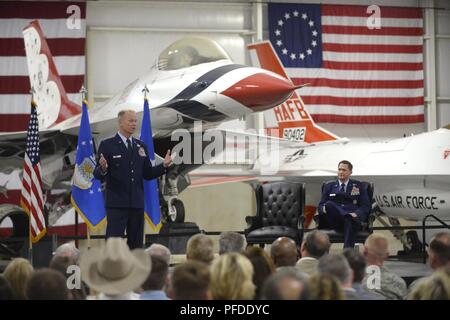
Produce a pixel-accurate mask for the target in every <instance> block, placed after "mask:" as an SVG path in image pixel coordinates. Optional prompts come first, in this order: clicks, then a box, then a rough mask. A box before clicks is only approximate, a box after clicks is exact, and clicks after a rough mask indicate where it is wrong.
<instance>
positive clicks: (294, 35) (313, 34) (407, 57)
mask: <svg viewBox="0 0 450 320" xmlns="http://www.w3.org/2000/svg"><path fill="white" fill-rule="evenodd" d="M367 8H368V7H367V6H346V5H300V4H273V3H269V31H270V41H271V43H272V45H273V47H274V48H275V50H276V52H277V54H278V56H279V58H280V60H281V61H282V63H283V65H284V66H285V67H286V71H287V74H288V76H289V77H290V78H291V79H292V81H293V82H294V83H295V84H305V83H309V84H310V85H309V86H307V87H305V88H302V89H301V91H300V93H301V95H302V98H303V101H304V102H305V105H306V108H307V109H308V111H309V112H310V113H311V115H312V117H313V118H314V120H315V121H317V122H335V123H360V124H361V123H365V124H375V123H416V122H423V121H424V87H423V77H424V76H423V64H422V62H423V54H422V50H423V38H422V35H423V19H422V11H421V9H420V8H399V7H379V8H380V17H381V19H380V20H379V21H380V25H379V26H380V28H379V29H375V28H374V29H370V28H369V26H370V27H372V28H373V27H374V25H373V24H371V21H373V20H371V19H372V18H373V17H372V18H370V17H371V16H373V13H367ZM368 21H369V23H368ZM368 24H369V26H368Z"/></svg>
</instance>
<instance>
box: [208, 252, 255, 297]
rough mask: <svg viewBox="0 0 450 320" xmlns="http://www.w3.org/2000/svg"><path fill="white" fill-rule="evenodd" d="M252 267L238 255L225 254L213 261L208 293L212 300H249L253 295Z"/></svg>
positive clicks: (245, 259) (244, 258)
mask: <svg viewBox="0 0 450 320" xmlns="http://www.w3.org/2000/svg"><path fill="white" fill-rule="evenodd" d="M252 279H253V266H252V264H251V262H250V261H249V260H248V259H247V258H246V257H244V256H243V255H242V254H240V253H235V252H232V253H226V254H223V255H221V256H220V257H218V258H217V259H216V260H214V261H213V263H212V266H211V282H210V292H211V296H212V298H213V299H214V300H251V299H253V297H254V295H255V285H254V284H253V280H252Z"/></svg>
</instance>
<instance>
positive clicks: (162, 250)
mask: <svg viewBox="0 0 450 320" xmlns="http://www.w3.org/2000/svg"><path fill="white" fill-rule="evenodd" d="M145 251H146V252H147V253H148V254H150V256H151V257H154V256H156V257H160V258H161V259H163V260H164V261H165V262H166V263H167V265H168V266H170V258H171V255H172V253H171V252H170V249H169V248H167V247H166V246H164V245H162V244H159V243H153V244H152V245H151V246H150V247H148V248H147V249H145Z"/></svg>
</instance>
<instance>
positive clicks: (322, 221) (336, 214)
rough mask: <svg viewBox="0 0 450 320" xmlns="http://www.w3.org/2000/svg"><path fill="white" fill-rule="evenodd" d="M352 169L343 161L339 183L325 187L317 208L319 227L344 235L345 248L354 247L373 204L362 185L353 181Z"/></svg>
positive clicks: (339, 171) (328, 184)
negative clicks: (351, 177)
mask: <svg viewBox="0 0 450 320" xmlns="http://www.w3.org/2000/svg"><path fill="white" fill-rule="evenodd" d="M352 169H353V165H352V164H351V163H350V162H349V161H347V160H342V161H341V162H339V165H338V180H336V181H332V182H329V183H327V184H326V185H325V187H324V188H323V192H322V199H321V200H320V203H319V205H318V211H319V226H320V227H321V228H323V227H324V226H326V227H329V228H331V229H334V230H336V231H338V232H343V233H344V248H353V247H354V246H355V235H356V233H357V232H358V231H359V230H360V229H361V222H367V219H368V216H369V212H370V205H371V204H370V200H369V195H368V194H367V190H366V189H365V188H363V186H362V184H361V182H360V181H357V180H350V176H351V174H352Z"/></svg>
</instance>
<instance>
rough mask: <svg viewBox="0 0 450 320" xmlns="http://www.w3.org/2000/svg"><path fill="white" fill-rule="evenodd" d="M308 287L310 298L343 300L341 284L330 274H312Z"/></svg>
mask: <svg viewBox="0 0 450 320" xmlns="http://www.w3.org/2000/svg"><path fill="white" fill-rule="evenodd" d="M308 288H309V297H310V300H345V294H344V291H343V290H342V287H341V284H340V283H339V281H338V280H337V279H336V278H335V277H333V276H332V275H330V274H318V273H316V274H313V275H312V276H310V277H309V279H308Z"/></svg>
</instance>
